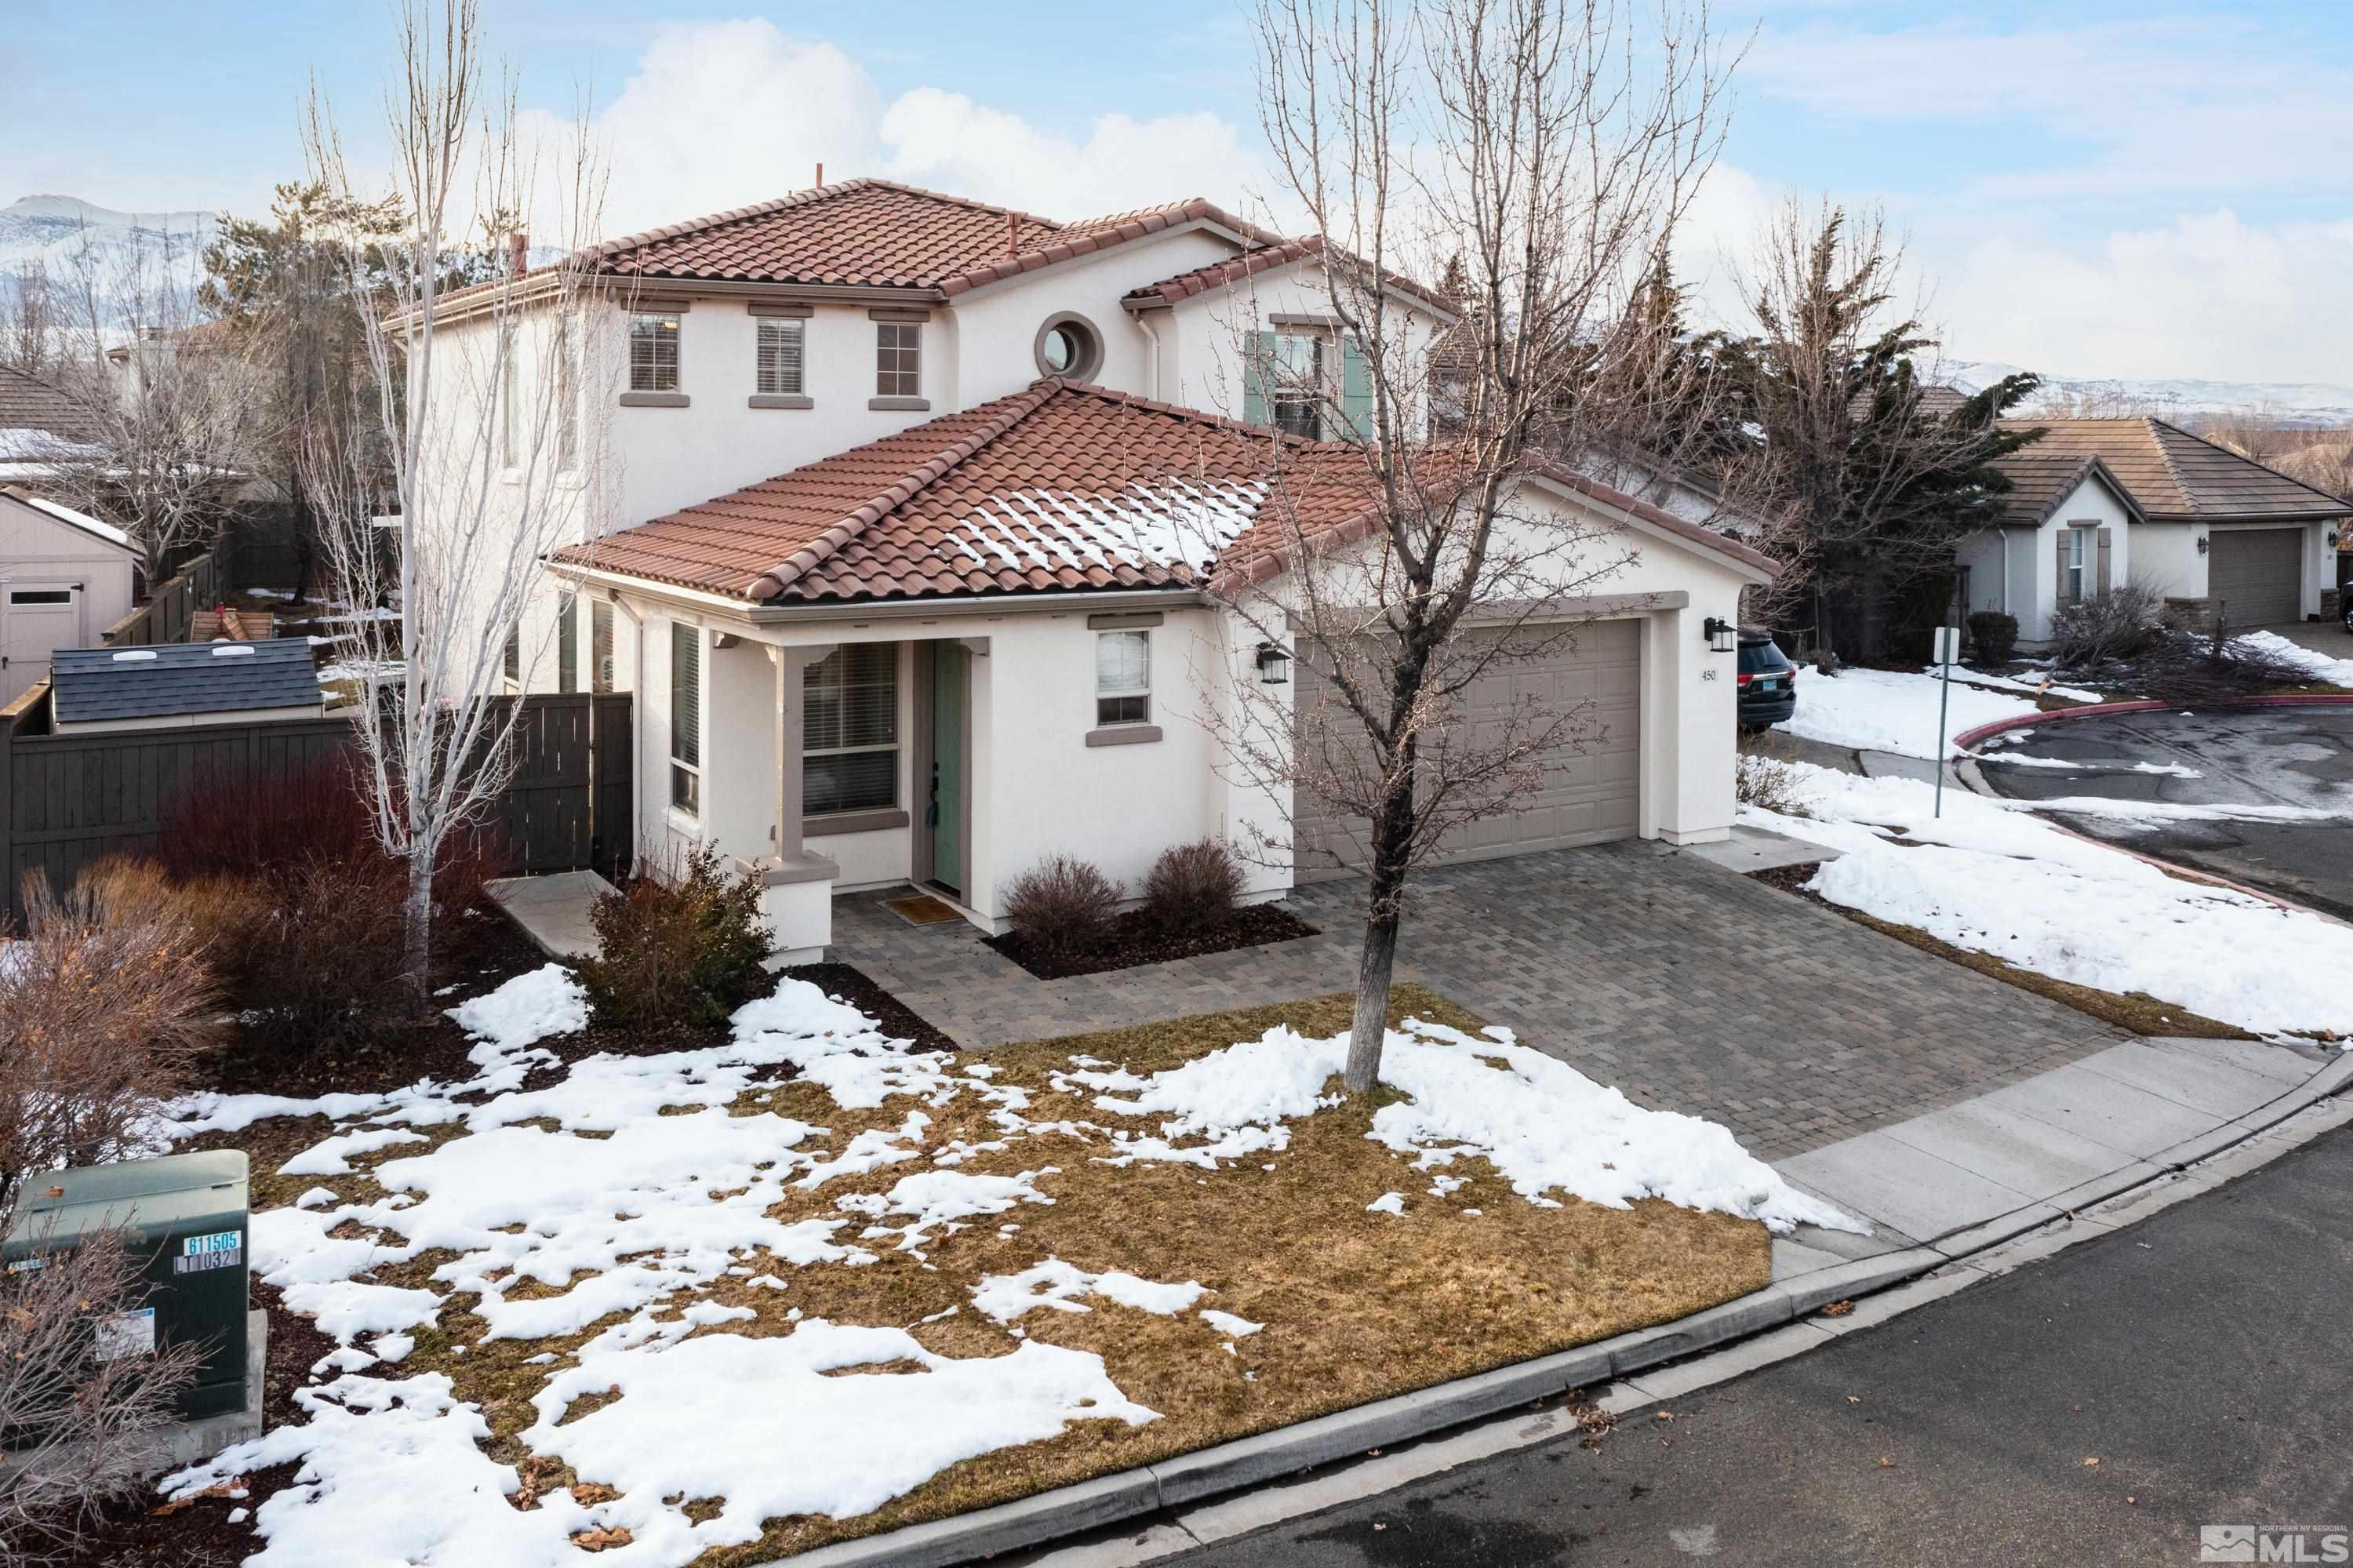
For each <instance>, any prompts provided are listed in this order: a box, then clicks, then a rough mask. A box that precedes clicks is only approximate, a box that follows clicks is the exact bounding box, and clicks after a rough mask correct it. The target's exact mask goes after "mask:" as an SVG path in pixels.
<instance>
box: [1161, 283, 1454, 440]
mask: <svg viewBox="0 0 2353 1568" xmlns="http://www.w3.org/2000/svg"><path fill="white" fill-rule="evenodd" d="M1331 309H1332V305H1331V300H1330V297H1329V295H1328V294H1326V293H1325V291H1324V275H1323V272H1322V270H1320V269H1319V268H1317V267H1316V266H1315V265H1314V263H1313V262H1308V261H1302V262H1298V263H1294V264H1293V265H1291V266H1288V267H1278V268H1273V269H1271V270H1267V271H1264V272H1261V273H1258V274H1256V275H1255V276H1252V277H1249V278H1245V279H1242V280H1241V281H1239V282H1237V283H1234V284H1232V285H1231V286H1229V287H1228V288H1223V289H1212V290H1210V291H1208V292H1206V293H1200V294H1196V295H1194V296H1193V297H1192V298H1191V299H1188V300H1185V301H1181V302H1178V303H1177V304H1176V305H1174V306H1171V307H1169V308H1168V309H1166V310H1156V311H1151V312H1147V313H1145V315H1146V316H1147V317H1148V318H1149V322H1148V324H1149V326H1150V328H1151V330H1152V331H1153V332H1155V334H1157V335H1158V337H1159V340H1160V345H1161V346H1160V376H1159V383H1158V385H1159V390H1158V391H1157V392H1156V393H1155V394H1153V396H1155V397H1157V398H1159V399H1160V400H1161V401H1162V402H1166V403H1175V404H1177V405H1179V406H1181V407H1183V408H1206V409H1208V410H1210V411H1212V412H1215V413H1219V414H1224V415H1226V416H1227V417H1228V418H1237V419H1238V418H1241V417H1242V385H1243V383H1242V352H1243V345H1244V344H1245V343H1246V342H1247V335H1246V334H1249V333H1251V332H1253V331H1260V330H1271V329H1273V328H1275V326H1276V321H1275V318H1276V317H1278V316H1319V315H1328V314H1329V313H1331ZM1386 327H1387V332H1388V333H1389V334H1395V338H1396V348H1397V357H1396V359H1395V361H1394V363H1396V364H1398V365H1400V366H1405V365H1410V366H1419V365H1420V364H1421V363H1422V361H1423V358H1424V356H1425V355H1427V354H1428V352H1429V349H1430V344H1431V343H1432V341H1434V340H1435V338H1436V337H1437V335H1438V334H1439V333H1440V330H1441V327H1440V323H1439V320H1438V318H1437V317H1436V316H1435V315H1432V314H1430V313H1428V312H1426V311H1422V310H1420V309H1419V308H1417V307H1414V306H1412V305H1410V304H1408V303H1407V302H1405V301H1403V300H1401V299H1399V298H1398V297H1397V296H1395V295H1392V296H1391V297H1390V300H1389V309H1388V312H1387V323H1386ZM1330 372H1331V374H1332V375H1333V376H1335V378H1336V377H1337V376H1338V374H1339V370H1338V366H1337V364H1336V362H1335V363H1333V364H1332V365H1331V366H1330ZM1335 385H1336V381H1335ZM1411 391H1412V394H1413V395H1414V397H1416V398H1417V401H1418V403H1419V400H1420V399H1421V398H1422V397H1423V395H1424V393H1425V392H1426V387H1424V386H1423V384H1422V383H1421V380H1420V377H1419V375H1417V376H1415V377H1414V378H1413V385H1412V387H1411ZM1423 418H1427V410H1426V409H1425V408H1419V407H1417V408H1416V409H1415V412H1414V418H1413V420H1412V422H1413V423H1414V424H1415V425H1417V426H1419V424H1420V422H1421V421H1422V419H1423Z"/></svg>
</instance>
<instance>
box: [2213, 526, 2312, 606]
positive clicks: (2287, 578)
mask: <svg viewBox="0 0 2353 1568" xmlns="http://www.w3.org/2000/svg"><path fill="white" fill-rule="evenodd" d="M2304 535H2305V531H2304V530H2303V529H2301V528H2214V529H2210V530H2209V531H2208V534H2207V541H2208V543H2207V549H2208V551H2209V555H2208V556H2207V565H2206V597H2207V598H2208V599H2211V600H2213V601H2214V610H2215V613H2216V614H2218V615H2222V616H2227V617H2228V618H2229V620H2230V622H2231V624H2232V626H2235V627H2250V626H2280V625H2284V624H2286V623H2287V622H2289V621H2294V620H2303V619H2304Z"/></svg>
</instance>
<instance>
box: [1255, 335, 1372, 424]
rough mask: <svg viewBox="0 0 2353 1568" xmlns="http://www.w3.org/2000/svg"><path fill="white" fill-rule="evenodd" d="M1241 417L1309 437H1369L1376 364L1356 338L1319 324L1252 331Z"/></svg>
mask: <svg viewBox="0 0 2353 1568" xmlns="http://www.w3.org/2000/svg"><path fill="white" fill-rule="evenodd" d="M1247 371H1248V374H1247V375H1246V376H1244V377H1243V381H1242V419H1243V422H1244V423H1246V424H1252V425H1271V426H1273V427H1274V428H1275V429H1278V430H1282V431H1283V432H1284V433H1286V434H1289V435H1294V436H1304V437H1306V438H1307V439H1308V440H1318V441H1334V440H1357V439H1364V438H1369V437H1370V436H1371V434H1372V433H1373V429H1372V427H1373V376H1372V366H1371V363H1370V361H1369V360H1368V359H1367V358H1366V355H1365V352H1364V349H1363V347H1362V345H1360V344H1358V343H1357V341H1356V338H1355V337H1353V336H1350V335H1347V334H1335V331H1333V330H1331V329H1318V328H1314V327H1290V328H1278V329H1277V330H1275V331H1272V332H1261V333H1255V334H1251V344H1250V355H1249V364H1248V366H1247Z"/></svg>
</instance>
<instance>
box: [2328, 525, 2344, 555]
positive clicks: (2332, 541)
mask: <svg viewBox="0 0 2353 1568" xmlns="http://www.w3.org/2000/svg"><path fill="white" fill-rule="evenodd" d="M2341 537H2342V535H2339V534H2338V533H2337V530H2336V529H2335V528H2333V527H2332V528H2330V529H2329V530H2328V547H2329V548H2330V549H2332V550H2333V549H2335V548H2337V540H2338V539H2339V538H2341Z"/></svg>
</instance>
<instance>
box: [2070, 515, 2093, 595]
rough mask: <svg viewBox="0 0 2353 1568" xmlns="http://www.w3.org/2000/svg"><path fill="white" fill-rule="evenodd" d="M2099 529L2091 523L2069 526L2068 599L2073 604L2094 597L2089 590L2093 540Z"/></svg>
mask: <svg viewBox="0 0 2353 1568" xmlns="http://www.w3.org/2000/svg"><path fill="white" fill-rule="evenodd" d="M2097 527H2098V525H2097V524H2089V523H2070V524H2067V535H2068V539H2067V587H2068V588H2069V590H2070V591H2069V593H2068V595H2067V598H2068V600H2069V602H2071V603H2074V604H2081V603H2082V602H2083V601H2084V600H2085V599H2089V598H2091V597H2092V596H2091V592H2090V589H2089V585H2090V583H2091V580H2092V558H2093V551H2094V545H2093V543H2092V539H2093V535H2094V533H2095V532H2096V531H2097Z"/></svg>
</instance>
